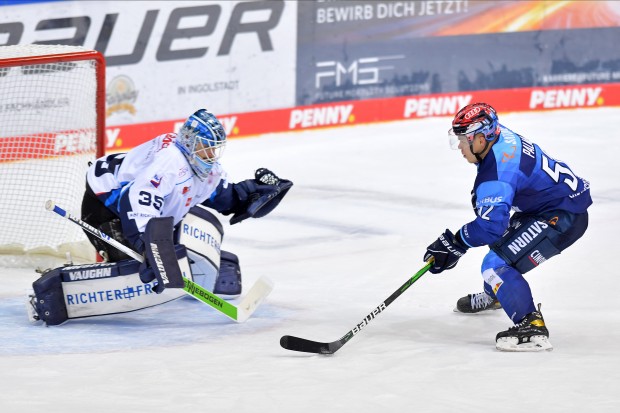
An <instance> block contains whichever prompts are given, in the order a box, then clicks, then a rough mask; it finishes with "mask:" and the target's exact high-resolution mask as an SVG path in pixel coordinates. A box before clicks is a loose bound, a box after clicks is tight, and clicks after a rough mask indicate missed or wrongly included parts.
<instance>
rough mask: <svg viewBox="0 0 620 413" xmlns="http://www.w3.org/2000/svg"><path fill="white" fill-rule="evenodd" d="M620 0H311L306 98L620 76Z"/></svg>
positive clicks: (303, 82) (302, 24)
mask: <svg viewBox="0 0 620 413" xmlns="http://www.w3.org/2000/svg"><path fill="white" fill-rule="evenodd" d="M619 26H620V2H616V1H466V0H463V1H431V0H429V1H304V2H300V3H299V22H298V39H299V41H298V49H297V104H298V105H309V104H316V103H323V102H334V101H349V100H358V99H371V98H380V97H390V96H407V95H427V94H438V93H452V92H463V91H474V90H494V89H510V88H527V87H545V86H562V85H575V84H594V83H611V82H619V81H620V48H619V47H618V39H620V27H619Z"/></svg>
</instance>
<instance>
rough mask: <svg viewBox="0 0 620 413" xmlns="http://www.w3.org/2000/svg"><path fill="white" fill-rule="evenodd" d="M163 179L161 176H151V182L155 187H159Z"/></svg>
mask: <svg viewBox="0 0 620 413" xmlns="http://www.w3.org/2000/svg"><path fill="white" fill-rule="evenodd" d="M161 179H162V178H160V177H159V176H157V175H155V176H154V177H153V178H151V184H153V186H154V187H155V188H157V187H159V184H161Z"/></svg>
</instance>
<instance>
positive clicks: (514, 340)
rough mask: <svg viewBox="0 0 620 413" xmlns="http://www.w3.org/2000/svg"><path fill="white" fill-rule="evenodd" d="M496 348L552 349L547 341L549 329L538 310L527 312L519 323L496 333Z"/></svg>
mask: <svg viewBox="0 0 620 413" xmlns="http://www.w3.org/2000/svg"><path fill="white" fill-rule="evenodd" d="M495 341H496V348H497V349H498V350H500V351H543V350H553V346H552V345H551V343H550V342H549V330H547V327H546V326H545V320H544V319H543V316H542V314H541V313H540V304H538V311H534V312H532V313H530V314H528V315H527V316H526V317H525V318H524V319H523V320H522V321H521V322H520V323H518V324H516V325H515V326H514V327H510V328H509V329H508V330H506V331H501V332H499V333H497V337H496V338H495Z"/></svg>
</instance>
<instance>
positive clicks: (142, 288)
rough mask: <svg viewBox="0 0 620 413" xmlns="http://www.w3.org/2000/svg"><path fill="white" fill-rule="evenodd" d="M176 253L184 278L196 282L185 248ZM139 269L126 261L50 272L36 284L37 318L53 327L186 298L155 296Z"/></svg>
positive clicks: (173, 292) (174, 293)
mask: <svg viewBox="0 0 620 413" xmlns="http://www.w3.org/2000/svg"><path fill="white" fill-rule="evenodd" d="M175 250H176V259H177V262H178V265H179V267H180V268H181V270H182V272H183V274H184V275H185V276H187V278H189V279H192V278H191V270H190V267H189V262H188V260H187V255H186V254H187V251H186V249H185V247H183V246H182V245H179V246H177V247H176V249H175ZM139 266H140V263H139V262H138V261H136V260H125V261H119V262H115V263H99V264H87V265H72V266H67V267H59V268H56V269H53V270H51V271H48V272H46V273H45V274H44V275H43V276H42V277H41V278H39V279H38V280H36V281H35V282H34V283H33V284H32V288H33V291H34V298H33V300H32V304H33V306H34V311H35V312H36V316H37V318H38V319H39V320H42V321H43V322H45V323H46V324H47V325H49V326H53V325H59V324H62V323H64V322H65V321H67V320H69V319H74V318H83V317H92V316H100V315H109V314H119V313H125V312H129V311H135V310H140V309H143V308H147V307H152V306H154V305H158V304H163V303H166V302H168V301H171V300H175V299H177V298H179V297H183V296H185V292H184V291H183V290H181V289H167V290H165V291H164V292H163V293H162V294H155V287H156V286H155V283H154V282H151V283H147V284H144V283H143V282H142V281H141V280H140V277H139V274H138V268H139Z"/></svg>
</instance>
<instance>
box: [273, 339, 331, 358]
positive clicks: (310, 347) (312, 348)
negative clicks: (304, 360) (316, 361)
mask: <svg viewBox="0 0 620 413" xmlns="http://www.w3.org/2000/svg"><path fill="white" fill-rule="evenodd" d="M338 344H339V342H337V341H336V342H334V343H319V342H318V341H312V340H306V339H305V338H300V337H295V336H282V338H281V339H280V345H281V346H282V348H285V349H287V350H292V351H301V352H304V353H315V354H333V353H335V352H336V351H337V350H338V349H339V348H340V347H342V344H340V345H338Z"/></svg>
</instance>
